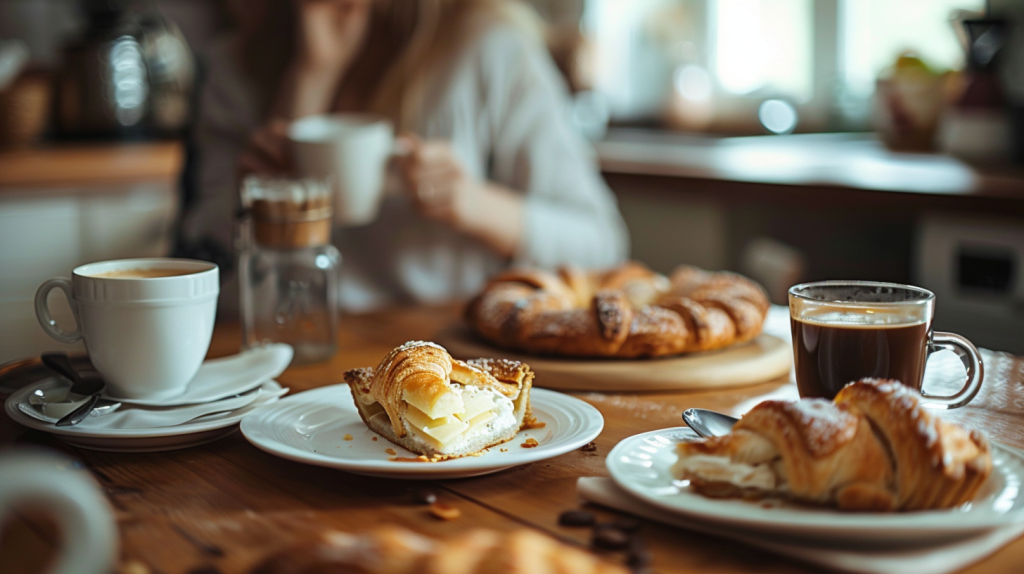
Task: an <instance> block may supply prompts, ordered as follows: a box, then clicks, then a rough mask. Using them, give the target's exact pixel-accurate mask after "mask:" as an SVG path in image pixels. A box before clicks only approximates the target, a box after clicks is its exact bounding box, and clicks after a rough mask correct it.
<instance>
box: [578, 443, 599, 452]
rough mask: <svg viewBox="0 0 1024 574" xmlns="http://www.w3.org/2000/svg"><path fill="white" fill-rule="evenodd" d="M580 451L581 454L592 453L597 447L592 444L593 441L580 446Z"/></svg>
mask: <svg viewBox="0 0 1024 574" xmlns="http://www.w3.org/2000/svg"><path fill="white" fill-rule="evenodd" d="M580 450H582V451H583V452H594V451H596V450H597V445H596V444H594V441H590V442H588V443H587V444H585V445H583V446H581V447H580Z"/></svg>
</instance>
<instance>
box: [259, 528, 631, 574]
mask: <svg viewBox="0 0 1024 574" xmlns="http://www.w3.org/2000/svg"><path fill="white" fill-rule="evenodd" d="M455 571H458V572H465V573H467V574H470V573H479V574H483V573H491V572H493V573H499V572H573V573H574V574H588V573H598V572H600V573H604V574H625V573H626V572H627V570H626V569H625V568H623V567H622V566H618V565H615V564H611V563H608V562H604V561H602V560H600V559H599V558H597V557H596V556H594V555H593V554H591V553H589V552H586V551H583V550H579V549H577V548H573V547H571V546H568V545H566V544H562V543H561V542H559V541H557V540H555V539H554V538H551V537H549V536H545V535H544V534H541V533H539V532H535V531H533V530H529V529H526V528H523V529H520V530H513V531H511V532H495V531H493V530H484V529H476V530H469V531H467V532H464V533H462V534H460V535H457V536H454V537H451V538H449V539H447V540H434V539H431V538H427V537H425V536H422V535H420V534H416V533H415V532H411V531H409V530H405V529H404V528H401V527H398V526H385V527H381V528H377V529H375V530H371V531H369V532H365V533H361V534H348V533H345V532H325V533H323V534H322V535H321V536H320V537H319V538H318V539H315V540H311V541H304V542H300V543H299V544H296V545H294V546H292V547H291V548H288V549H286V550H284V551H283V552H280V553H278V554H275V555H273V556H271V557H270V558H268V559H267V560H266V561H265V562H263V563H262V564H260V565H259V566H257V567H256V568H255V569H254V570H253V571H252V574H320V573H326V572H350V573H353V574H356V573H365V574H405V573H412V572H455Z"/></svg>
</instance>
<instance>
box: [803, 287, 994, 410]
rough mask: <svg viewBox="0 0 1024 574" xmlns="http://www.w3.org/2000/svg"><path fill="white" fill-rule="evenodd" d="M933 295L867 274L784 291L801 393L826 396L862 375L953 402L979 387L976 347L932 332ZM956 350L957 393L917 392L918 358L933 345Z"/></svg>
mask: <svg viewBox="0 0 1024 574" xmlns="http://www.w3.org/2000/svg"><path fill="white" fill-rule="evenodd" d="M934 314H935V294H933V293H932V292H931V291H928V290H926V289H921V288H920V287H912V286H910V285H898V284H896V283H875V282H871V281H821V282H817V283H804V284H802V285H797V286H795V287H792V288H791V289H790V290H789V318H790V324H791V326H792V329H793V360H794V368H795V370H796V382H797V387H798V388H799V390H800V396H801V397H824V398H827V399H832V398H834V397H835V395H836V393H838V392H839V390H840V389H842V388H843V387H844V386H846V385H847V384H848V383H850V382H853V381H856V380H859V379H861V378H864V377H875V378H881V379H896V380H899V381H900V382H902V383H903V384H905V385H907V386H910V387H913V388H915V389H917V390H918V391H921V394H922V396H923V397H924V399H925V402H924V404H926V405H928V406H932V407H939V408H946V409H955V408H958V407H962V406H964V405H966V404H967V403H969V402H970V401H971V399H973V398H974V397H975V396H976V395H977V394H978V391H979V390H981V382H982V379H983V378H984V367H983V365H982V363H981V355H979V354H978V349H977V348H976V347H975V346H974V345H973V344H971V342H970V341H968V340H967V339H965V338H964V337H961V336H960V335H956V334H953V333H942V332H938V331H932V328H931V325H932V317H933V316H934ZM942 350H946V351H952V352H954V353H956V354H957V355H958V356H959V357H960V360H961V361H962V362H963V364H964V367H966V368H967V380H966V382H965V384H964V386H963V388H961V389H960V391H958V392H957V393H955V394H953V395H950V396H935V395H929V394H927V393H925V392H924V391H923V390H922V388H921V386H922V383H923V381H924V369H925V363H926V362H927V360H928V356H929V355H930V354H932V353H934V352H935V351H942Z"/></svg>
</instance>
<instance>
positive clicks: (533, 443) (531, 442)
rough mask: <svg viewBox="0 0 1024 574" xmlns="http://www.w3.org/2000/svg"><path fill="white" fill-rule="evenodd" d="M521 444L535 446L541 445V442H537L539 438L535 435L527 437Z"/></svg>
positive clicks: (524, 446) (525, 446) (527, 446)
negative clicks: (534, 436)
mask: <svg viewBox="0 0 1024 574" xmlns="http://www.w3.org/2000/svg"><path fill="white" fill-rule="evenodd" d="M519 446H521V447H523V448H534V447H536V446H540V443H539V442H537V439H535V438H533V437H530V438H528V439H526V441H525V442H523V444H521V445H519Z"/></svg>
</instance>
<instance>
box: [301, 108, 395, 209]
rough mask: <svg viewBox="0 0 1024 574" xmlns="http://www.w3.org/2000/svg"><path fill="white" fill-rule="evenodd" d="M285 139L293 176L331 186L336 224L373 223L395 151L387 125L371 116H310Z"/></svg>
mask: <svg viewBox="0 0 1024 574" xmlns="http://www.w3.org/2000/svg"><path fill="white" fill-rule="evenodd" d="M288 138H289V139H290V140H291V144H292V152H293V157H294V158H295V169H296V170H297V172H298V174H297V175H298V176H299V177H302V178H314V179H321V180H323V179H328V180H330V181H331V183H332V185H334V186H335V190H336V191H335V209H334V216H335V217H334V219H335V221H336V222H338V223H341V224H344V225H364V224H367V223H371V222H373V220H375V219H376V218H377V213H378V211H379V210H380V201H381V195H382V193H383V191H384V175H385V171H386V169H387V164H388V160H389V159H390V158H391V155H392V153H393V149H394V147H395V134H394V128H393V127H392V125H391V122H389V121H388V120H387V119H385V118H384V117H381V116H374V115H369V114H326V115H316V116H309V117H305V118H302V119H300V120H296V121H295V122H293V123H292V125H291V126H290V127H289V128H288Z"/></svg>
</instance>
